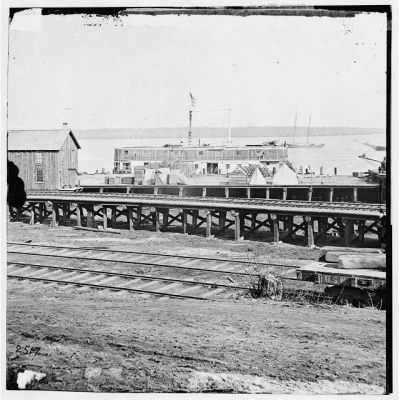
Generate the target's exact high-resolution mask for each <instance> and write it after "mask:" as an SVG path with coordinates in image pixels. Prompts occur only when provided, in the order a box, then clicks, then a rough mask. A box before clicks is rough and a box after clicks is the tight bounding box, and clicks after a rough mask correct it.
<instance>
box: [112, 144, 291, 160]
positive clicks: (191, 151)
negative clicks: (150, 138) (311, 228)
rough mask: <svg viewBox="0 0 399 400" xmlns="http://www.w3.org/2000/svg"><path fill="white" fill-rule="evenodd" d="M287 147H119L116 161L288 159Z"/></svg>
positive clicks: (116, 152) (116, 150)
mask: <svg viewBox="0 0 399 400" xmlns="http://www.w3.org/2000/svg"><path fill="white" fill-rule="evenodd" d="M287 159H288V151H287V148H286V147H255V146H254V147H252V146H251V147H232V148H226V147H221V148H216V147H209V148H207V147H193V148H179V147H159V148H151V147H148V148H117V149H115V162H138V161H146V162H147V161H167V162H178V161H184V162H195V161H208V162H212V161H248V160H260V161H265V162H266V161H276V162H278V161H286V160H287Z"/></svg>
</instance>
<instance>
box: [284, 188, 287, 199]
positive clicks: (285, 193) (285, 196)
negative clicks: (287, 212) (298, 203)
mask: <svg viewBox="0 0 399 400" xmlns="http://www.w3.org/2000/svg"><path fill="white" fill-rule="evenodd" d="M283 200H287V188H286V187H284V188H283Z"/></svg>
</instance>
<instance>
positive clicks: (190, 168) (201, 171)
mask: <svg viewBox="0 0 399 400" xmlns="http://www.w3.org/2000/svg"><path fill="white" fill-rule="evenodd" d="M153 164H154V163H153V162H150V161H115V163H114V173H125V174H126V173H133V172H134V167H146V168H159V166H158V167H157V166H154V165H153ZM208 164H217V168H216V169H217V173H216V174H219V175H226V174H229V173H231V172H233V171H234V170H235V169H236V167H238V166H248V165H253V164H256V165H259V166H266V165H267V164H269V165H270V168H271V170H272V168H273V165H277V164H278V162H267V163H264V162H262V161H259V160H242V161H241V160H224V161H217V160H210V161H194V162H184V161H177V162H173V163H171V165H173V168H178V169H180V170H181V171H182V172H183V173H184V174H185V175H186V176H193V175H215V173H214V172H210V171H209V168H208Z"/></svg>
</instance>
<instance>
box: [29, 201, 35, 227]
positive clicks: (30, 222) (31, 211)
mask: <svg viewBox="0 0 399 400" xmlns="http://www.w3.org/2000/svg"><path fill="white" fill-rule="evenodd" d="M29 224H30V225H35V205H34V204H31V208H30V221H29Z"/></svg>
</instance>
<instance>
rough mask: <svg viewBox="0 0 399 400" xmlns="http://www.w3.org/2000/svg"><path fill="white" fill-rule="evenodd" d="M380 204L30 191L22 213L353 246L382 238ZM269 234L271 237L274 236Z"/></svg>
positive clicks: (35, 218) (56, 220) (54, 220)
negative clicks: (333, 240)
mask: <svg viewBox="0 0 399 400" xmlns="http://www.w3.org/2000/svg"><path fill="white" fill-rule="evenodd" d="M380 209H383V210H385V206H381V205H379V204H364V203H344V202H339V203H337V202H335V203H331V202H309V201H292V200H270V199H269V200H268V199H248V198H247V199H238V198H235V199H232V198H217V197H206V198H203V197H194V196H173V195H163V194H158V195H152V194H151V195H132V194H122V193H63V192H59V191H54V192H36V193H34V192H31V193H28V198H27V203H26V204H25V205H24V207H22V209H21V210H20V214H24V213H29V216H30V223H31V224H34V223H36V222H42V221H44V220H45V219H48V218H50V219H51V225H52V226H56V225H58V224H67V223H68V222H69V221H70V220H71V218H72V219H74V220H76V225H77V226H86V227H95V226H96V225H101V228H103V229H104V230H106V229H108V228H109V227H112V228H119V227H121V226H122V225H124V226H126V228H127V229H129V230H135V229H141V228H145V227H148V226H150V227H151V228H152V229H154V230H155V231H166V230H168V228H170V227H171V226H172V225H173V226H174V227H175V228H176V227H178V226H181V231H182V233H191V234H195V233H197V232H198V230H199V228H201V227H203V228H205V235H206V236H207V237H212V236H217V235H222V234H224V233H225V232H226V230H228V229H233V230H234V238H235V240H241V239H247V238H250V237H251V235H252V234H253V233H255V232H256V231H258V233H260V232H259V231H261V230H262V231H269V232H270V233H271V234H272V236H273V241H274V242H279V241H280V240H282V239H284V240H290V239H291V238H293V235H297V234H299V236H303V238H304V240H306V242H307V244H308V246H314V243H316V242H324V241H325V240H326V239H327V236H329V235H330V234H332V232H334V235H335V236H337V235H339V236H340V237H342V238H345V244H346V245H347V246H349V245H350V244H351V243H353V242H354V241H360V242H361V241H364V239H365V235H366V234H367V235H370V234H371V235H375V236H376V237H377V238H379V237H380V234H381V232H380V228H379V219H380ZM270 233H269V235H270Z"/></svg>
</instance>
